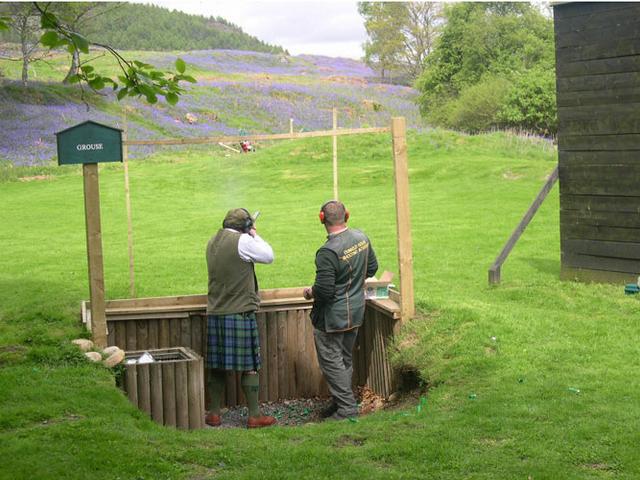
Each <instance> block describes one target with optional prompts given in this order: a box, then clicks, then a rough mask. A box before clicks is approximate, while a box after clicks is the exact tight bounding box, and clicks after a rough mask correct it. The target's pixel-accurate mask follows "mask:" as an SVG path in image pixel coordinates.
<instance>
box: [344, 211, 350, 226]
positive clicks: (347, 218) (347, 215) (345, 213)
mask: <svg viewBox="0 0 640 480" xmlns="http://www.w3.org/2000/svg"><path fill="white" fill-rule="evenodd" d="M348 221H349V210H347V209H346V208H345V209H344V223H347V222H348Z"/></svg>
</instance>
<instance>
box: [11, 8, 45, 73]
mask: <svg viewBox="0 0 640 480" xmlns="http://www.w3.org/2000/svg"><path fill="white" fill-rule="evenodd" d="M10 10H11V17H12V20H13V22H12V23H13V25H14V27H15V29H16V32H17V33H18V35H19V37H20V53H21V56H22V84H23V85H25V86H26V85H27V83H28V81H29V64H30V63H31V62H35V61H36V60H39V59H40V58H42V56H41V52H39V48H38V47H39V46H40V45H39V42H38V34H39V32H40V22H39V18H38V15H37V13H38V12H37V11H36V9H35V8H34V7H33V5H31V4H29V3H13V4H11V5H10Z"/></svg>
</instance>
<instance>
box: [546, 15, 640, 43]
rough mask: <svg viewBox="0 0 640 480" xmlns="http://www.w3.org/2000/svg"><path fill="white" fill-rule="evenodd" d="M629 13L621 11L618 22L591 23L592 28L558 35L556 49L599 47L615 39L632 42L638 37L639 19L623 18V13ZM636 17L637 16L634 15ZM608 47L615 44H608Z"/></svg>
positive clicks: (639, 30) (639, 29)
mask: <svg viewBox="0 0 640 480" xmlns="http://www.w3.org/2000/svg"><path fill="white" fill-rule="evenodd" d="M630 11H633V10H630ZM630 11H626V10H625V11H621V12H620V14H621V15H620V16H618V17H617V18H618V21H615V22H613V23H609V24H603V23H595V22H591V25H592V26H593V28H586V29H581V30H577V29H574V30H572V31H565V32H564V33H562V34H560V35H556V48H558V49H562V48H566V47H583V46H584V45H600V44H601V43H603V42H605V43H609V42H610V39H616V40H618V41H619V42H623V41H625V40H633V39H635V38H638V37H640V23H639V22H638V18H639V17H637V16H636V17H635V18H634V17H633V16H632V17H626V21H625V17H623V16H622V15H623V14H625V13H630ZM636 15H637V14H636ZM609 44H610V45H615V46H617V44H614V43H609Z"/></svg>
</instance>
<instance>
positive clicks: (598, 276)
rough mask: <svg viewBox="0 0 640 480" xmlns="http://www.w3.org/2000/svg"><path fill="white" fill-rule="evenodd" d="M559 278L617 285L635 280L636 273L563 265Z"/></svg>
mask: <svg viewBox="0 0 640 480" xmlns="http://www.w3.org/2000/svg"><path fill="white" fill-rule="evenodd" d="M560 278H561V279H562V280H578V281H581V282H609V283H616V284H618V285H621V284H625V283H631V282H635V281H636V275H635V274H632V273H624V272H610V271H606V270H590V269H587V268H572V267H568V266H565V265H563V266H562V269H561V270H560Z"/></svg>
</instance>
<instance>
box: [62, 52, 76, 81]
mask: <svg viewBox="0 0 640 480" xmlns="http://www.w3.org/2000/svg"><path fill="white" fill-rule="evenodd" d="M79 67H80V53H79V52H78V51H77V50H74V51H73V55H72V56H71V67H70V68H69V71H68V72H67V76H66V77H64V80H63V81H62V83H69V80H70V79H71V77H72V76H73V75H75V74H76V73H78V68H79Z"/></svg>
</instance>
